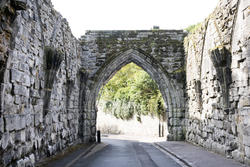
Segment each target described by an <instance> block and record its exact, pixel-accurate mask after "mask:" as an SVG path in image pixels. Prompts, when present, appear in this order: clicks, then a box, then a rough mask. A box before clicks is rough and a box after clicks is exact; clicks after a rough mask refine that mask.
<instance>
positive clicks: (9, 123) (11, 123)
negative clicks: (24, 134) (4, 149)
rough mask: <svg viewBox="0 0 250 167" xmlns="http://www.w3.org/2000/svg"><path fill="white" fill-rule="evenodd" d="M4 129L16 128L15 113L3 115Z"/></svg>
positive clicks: (11, 129)
mask: <svg viewBox="0 0 250 167" xmlns="http://www.w3.org/2000/svg"><path fill="white" fill-rule="evenodd" d="M4 119H5V124H6V125H5V127H6V131H13V130H15V128H16V123H17V121H16V120H17V117H16V115H4Z"/></svg>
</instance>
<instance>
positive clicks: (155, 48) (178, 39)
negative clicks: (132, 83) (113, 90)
mask: <svg viewBox="0 0 250 167" xmlns="http://www.w3.org/2000/svg"><path fill="white" fill-rule="evenodd" d="M185 36H186V34H185V33H184V32H183V31H175V30H156V31H154V30H153V31H89V32H87V33H86V35H85V36H84V37H83V38H82V39H81V42H82V56H81V58H82V64H83V67H85V68H84V69H83V71H84V72H85V73H86V75H88V80H86V82H85V83H84V86H85V89H84V92H83V94H82V95H83V96H85V98H84V100H83V102H84V103H83V114H84V119H83V120H84V121H83V124H84V125H83V127H84V141H89V140H90V141H91V140H94V139H95V131H96V130H95V125H96V122H95V120H96V112H97V111H96V109H97V108H96V99H97V96H98V93H99V90H100V88H101V86H103V85H104V84H105V83H106V82H107V81H108V80H109V79H110V78H111V77H112V76H113V75H114V74H115V73H116V72H117V71H118V70H120V68H122V67H123V66H124V65H126V64H128V63H131V62H133V63H135V64H137V65H138V66H140V67H142V68H143V69H144V70H145V71H146V72H148V73H149V74H150V76H151V77H152V78H153V79H154V80H155V81H156V83H158V85H159V89H160V91H161V93H162V96H163V99H164V101H165V103H166V106H167V108H168V113H169V114H168V119H169V121H168V125H169V126H168V127H169V133H170V134H169V135H168V138H169V140H183V139H184V136H185V131H184V124H185V120H184V118H185V98H184V83H185V73H184V49H183V39H184V37H185Z"/></svg>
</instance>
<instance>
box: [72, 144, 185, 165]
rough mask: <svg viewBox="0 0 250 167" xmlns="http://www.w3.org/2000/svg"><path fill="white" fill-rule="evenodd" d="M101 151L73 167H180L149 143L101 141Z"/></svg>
mask: <svg viewBox="0 0 250 167" xmlns="http://www.w3.org/2000/svg"><path fill="white" fill-rule="evenodd" d="M103 142H104V143H106V144H108V145H107V146H106V147H104V148H103V149H102V150H101V151H99V152H96V153H94V154H92V155H90V156H88V157H82V158H81V159H79V160H78V161H77V162H76V163H75V164H73V165H72V166H73V167H181V166H180V165H179V164H177V163H176V162H175V161H174V160H173V159H171V158H170V157H168V156H167V155H166V154H164V153H162V152H161V151H160V150H158V149H156V148H155V147H154V146H153V145H152V144H150V143H142V142H138V141H131V140H119V139H103Z"/></svg>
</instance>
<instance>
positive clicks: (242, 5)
mask: <svg viewBox="0 0 250 167" xmlns="http://www.w3.org/2000/svg"><path fill="white" fill-rule="evenodd" d="M249 13H250V1H249V0H239V1H237V0H232V1H231V0H230V1H229V0H221V1H220V2H219V4H218V6H217V8H216V9H215V11H214V12H213V13H212V14H211V15H210V16H209V17H208V18H207V19H206V20H205V21H204V22H203V23H202V24H201V25H200V27H199V28H197V30H196V31H195V32H193V33H192V34H190V35H189V36H188V38H187V39H186V52H187V61H186V64H187V65H186V66H187V68H186V69H187V71H186V77H187V95H188V101H187V108H188V109H187V122H186V125H187V133H186V139H187V140H188V141H190V142H192V143H196V144H199V145H201V146H203V147H205V148H207V149H209V150H213V151H215V152H218V153H221V154H224V155H227V156H228V157H233V158H235V159H237V160H239V161H241V162H245V163H247V164H250V147H249V146H250V143H249V142H250V133H249V132H250V71H249V70H250V57H249V55H250V47H249V46H250V43H249V41H250V40H249V39H250V17H249Z"/></svg>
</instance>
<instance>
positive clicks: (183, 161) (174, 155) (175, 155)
mask: <svg viewBox="0 0 250 167" xmlns="http://www.w3.org/2000/svg"><path fill="white" fill-rule="evenodd" d="M154 145H156V146H158V147H160V148H161V149H162V150H164V151H166V152H167V153H169V154H170V155H172V156H173V157H174V158H176V159H178V160H179V161H181V162H182V163H183V164H184V165H185V166H187V167H193V166H192V165H191V164H192V163H190V162H188V161H187V160H185V159H183V157H180V156H178V155H177V154H175V153H174V152H172V151H170V150H169V149H167V148H166V147H164V146H162V145H161V144H159V143H154Z"/></svg>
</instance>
